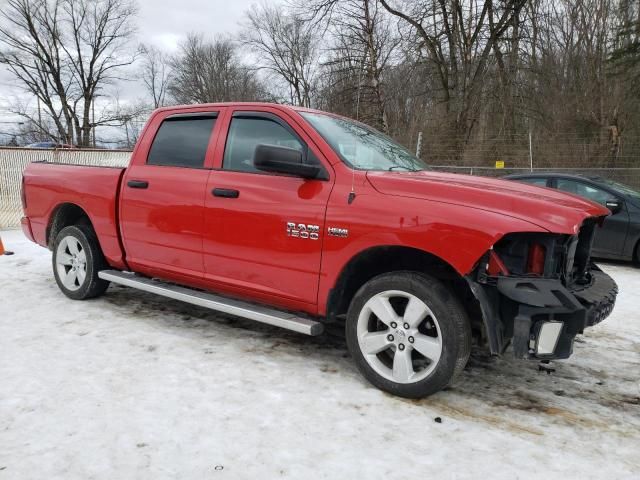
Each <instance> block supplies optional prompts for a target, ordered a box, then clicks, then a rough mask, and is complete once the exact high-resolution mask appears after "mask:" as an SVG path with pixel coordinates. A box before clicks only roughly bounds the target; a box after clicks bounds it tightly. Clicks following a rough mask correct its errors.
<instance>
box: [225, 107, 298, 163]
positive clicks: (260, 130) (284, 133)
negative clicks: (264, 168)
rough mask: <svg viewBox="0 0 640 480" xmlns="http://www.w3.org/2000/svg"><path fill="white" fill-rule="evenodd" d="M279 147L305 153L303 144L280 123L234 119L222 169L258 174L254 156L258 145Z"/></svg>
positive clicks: (255, 119) (256, 119) (261, 119)
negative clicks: (254, 164)
mask: <svg viewBox="0 0 640 480" xmlns="http://www.w3.org/2000/svg"><path fill="white" fill-rule="evenodd" d="M263 144H264V145H277V146H280V147H289V148H295V149H296V150H299V151H301V152H302V151H303V150H304V147H303V145H302V143H300V141H299V140H298V139H297V138H296V137H295V136H294V135H293V134H292V133H291V132H289V131H288V130H287V129H286V128H284V127H283V126H282V125H280V124H279V123H277V122H275V121H273V120H269V119H266V118H233V119H232V120H231V126H230V127H229V135H228V136H227V145H226V147H225V150H224V161H223V164H222V167H223V168H224V169H225V170H235V171H240V172H258V170H257V169H256V168H255V167H254V166H253V154H254V152H255V150H256V147H257V146H258V145H263Z"/></svg>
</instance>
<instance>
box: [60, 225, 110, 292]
mask: <svg viewBox="0 0 640 480" xmlns="http://www.w3.org/2000/svg"><path fill="white" fill-rule="evenodd" d="M104 268H106V262H105V260H104V256H103V255H102V250H101V249H100V245H99V243H98V239H97V238H96V235H95V233H94V231H93V229H92V228H91V227H89V226H87V225H73V226H70V227H65V228H63V229H62V230H60V232H59V233H58V235H57V236H56V239H55V242H54V246H53V274H54V276H55V279H56V283H57V284H58V287H59V288H60V290H62V293H64V294H65V295H66V296H67V297H69V298H72V299H74V300H85V299H88V298H93V297H97V296H99V295H102V294H103V293H104V292H105V290H106V289H107V288H108V287H109V282H106V281H104V280H102V279H100V278H98V272H99V271H100V270H102V269H104Z"/></svg>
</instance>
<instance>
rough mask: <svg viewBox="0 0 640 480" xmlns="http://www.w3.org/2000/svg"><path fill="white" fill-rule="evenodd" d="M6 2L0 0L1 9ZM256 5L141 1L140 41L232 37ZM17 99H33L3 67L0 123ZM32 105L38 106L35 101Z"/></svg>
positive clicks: (125, 97)
mask: <svg viewBox="0 0 640 480" xmlns="http://www.w3.org/2000/svg"><path fill="white" fill-rule="evenodd" d="M5 1H6V0H0V8H2V5H3V4H4V3H5ZM270 1H273V2H280V1H281V0H270ZM256 3H260V0H138V6H139V12H138V18H137V24H138V38H137V41H138V42H144V43H150V44H152V45H155V46H157V47H159V48H161V49H163V50H168V51H171V50H175V48H176V46H177V44H178V43H179V42H180V40H181V39H182V38H184V37H185V36H186V34H187V33H189V32H201V33H204V34H205V35H210V36H214V35H217V34H224V33H231V34H233V33H236V32H237V31H238V30H239V28H240V22H241V21H242V19H243V16H244V15H243V14H244V12H245V11H246V10H247V9H248V8H249V7H251V5H253V4H256ZM131 73H133V72H131ZM132 76H133V75H132ZM117 90H118V93H119V98H120V100H121V101H129V100H135V98H137V97H141V96H143V95H144V91H143V90H142V87H141V86H140V85H139V84H134V83H129V82H124V83H121V84H119V85H117ZM16 98H21V99H23V100H30V99H29V96H28V95H27V96H25V93H24V92H23V91H21V90H20V89H19V88H17V87H16V85H15V80H13V79H12V77H11V75H10V74H9V72H8V71H7V70H6V68H5V67H4V66H0V122H1V121H13V120H14V119H15V117H13V116H11V115H10V114H9V113H8V111H7V109H8V106H9V105H10V104H11V103H12V102H14V101H15V99H16ZM33 102H34V104H35V100H33ZM30 103H31V102H30ZM1 127H2V124H0V132H2V131H3V128H1Z"/></svg>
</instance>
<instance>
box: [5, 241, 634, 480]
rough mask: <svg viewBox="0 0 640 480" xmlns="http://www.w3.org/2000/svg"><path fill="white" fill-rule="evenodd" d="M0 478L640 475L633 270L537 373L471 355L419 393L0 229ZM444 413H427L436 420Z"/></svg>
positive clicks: (617, 268)
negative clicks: (94, 292) (70, 263)
mask: <svg viewBox="0 0 640 480" xmlns="http://www.w3.org/2000/svg"><path fill="white" fill-rule="evenodd" d="M0 236H1V237H2V240H3V241H4V244H5V246H6V247H7V248H8V249H10V250H13V251H15V255H14V256H11V257H8V256H5V257H0V479H5V478H6V479H32V478H33V479H44V478H47V479H65V480H67V479H83V480H84V479H94V478H95V479H114V478H116V479H120V478H122V479H125V478H126V479H129V478H140V479H147V478H148V479H154V480H155V479H164V478H177V479H191V478H196V479H209V478H211V479H216V478H220V479H224V478H229V479H236V478H251V479H255V478H275V477H278V478H280V477H282V478H297V479H306V478H327V479H340V478H353V479H360V478H367V479H370V478H371V479H372V478H383V477H386V478H396V479H402V478H419V477H424V478H427V477H429V478H474V479H475V478H492V479H496V478H497V479H501V478H505V479H514V478H533V477H534V476H535V477H538V478H544V479H552V478H562V479H567V478H612V479H613V478H615V479H618V478H635V479H638V478H640V295H639V294H638V292H639V291H640V269H637V268H633V267H631V266H628V265H624V264H616V265H604V268H605V269H606V270H607V271H608V272H609V273H610V274H612V275H613V276H614V278H615V279H616V281H617V282H618V284H619V286H620V290H621V292H620V296H619V301H618V305H617V306H616V309H615V311H614V313H613V315H612V316H611V317H610V318H609V319H608V320H607V321H605V322H604V323H603V324H601V325H599V326H597V327H595V328H593V329H590V330H588V331H587V332H586V335H584V336H583V337H581V338H580V340H579V343H577V344H576V348H575V353H574V356H573V357H572V358H570V359H569V360H566V361H563V362H556V363H555V367H556V368H557V370H556V372H555V373H554V374H552V375H547V374H545V373H540V372H538V369H537V364H536V363H530V362H521V361H516V360H514V359H513V358H510V356H509V355H507V356H506V357H505V358H503V359H494V358H489V357H487V356H483V355H482V354H481V353H480V352H476V353H474V356H473V357H472V359H471V361H470V363H469V366H468V367H467V369H466V371H465V373H464V374H463V376H462V378H461V379H460V380H459V381H458V383H457V384H456V385H455V386H454V387H453V388H451V389H449V390H448V391H445V392H441V393H439V394H437V395H435V396H433V397H430V398H428V399H425V400H421V401H408V400H403V399H399V398H394V397H392V396H390V395H387V394H385V393H382V392H380V391H378V390H376V389H375V388H373V387H371V386H370V385H369V384H367V383H366V382H365V381H364V380H363V379H362V378H361V377H360V375H359V374H358V373H357V371H356V369H355V367H354V366H353V364H352V363H351V361H350V359H349V358H348V356H347V354H346V348H345V346H344V344H343V343H342V342H341V341H339V340H336V339H332V338H325V337H323V338H317V339H316V338H309V337H304V336H302V335H297V334H294V333H289V332H286V331H283V330H280V329H276V328H270V327H265V326H261V325H258V324H255V323H252V322H249V321H243V320H239V319H235V318H231V317H228V316H224V315H216V314H212V313H210V312H209V311H206V310H204V309H200V308H196V307H191V306H187V305H184V304H181V303H178V302H174V301H170V300H166V299H162V298H159V297H155V296H153V295H150V294H145V293H141V292H137V291H134V290H131V289H126V288H122V287H114V286H112V287H111V288H110V289H109V291H108V292H107V294H106V295H105V296H103V297H102V298H100V299H96V300H93V301H88V302H73V301H71V300H68V299H67V298H66V297H64V296H63V295H62V294H61V293H60V292H59V291H58V288H57V287H56V284H55V282H54V281H53V277H52V273H51V257H50V252H49V251H48V250H46V249H43V248H41V247H38V246H36V245H34V244H31V243H29V242H28V241H27V240H26V239H25V238H24V237H23V236H22V234H21V232H18V231H5V232H0ZM437 417H440V418H441V423H438V422H436V421H435V419H436V418H437Z"/></svg>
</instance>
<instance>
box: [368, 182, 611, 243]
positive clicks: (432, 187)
mask: <svg viewBox="0 0 640 480" xmlns="http://www.w3.org/2000/svg"><path fill="white" fill-rule="evenodd" d="M367 179H368V180H369V182H370V183H371V185H372V186H373V188H375V189H376V190H377V191H378V192H380V193H382V194H386V195H396V196H403V197H411V198H419V199H423V200H430V201H434V202H441V203H449V204H455V205H463V206H466V207H469V208H475V209H478V210H487V211H491V212H495V213H500V214H502V215H508V216H510V217H515V218H518V219H521V220H524V221H527V222H529V223H532V224H534V225H537V226H538V227H541V228H544V229H546V230H548V231H550V232H554V233H564V234H569V235H573V234H575V233H577V231H578V229H579V228H580V225H581V224H582V222H583V221H584V219H585V218H587V217H602V216H606V215H608V214H609V213H610V212H609V210H608V209H606V208H605V207H603V206H601V205H599V204H597V203H594V202H592V201H590V200H586V199H584V198H582V197H578V196H575V195H571V194H568V193H564V192H560V191H558V190H552V189H550V188H544V187H535V186H532V185H527V184H525V183H520V182H515V181H509V180H497V179H492V178H486V177H476V176H469V175H460V174H454V173H439V172H430V171H421V172H367Z"/></svg>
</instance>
